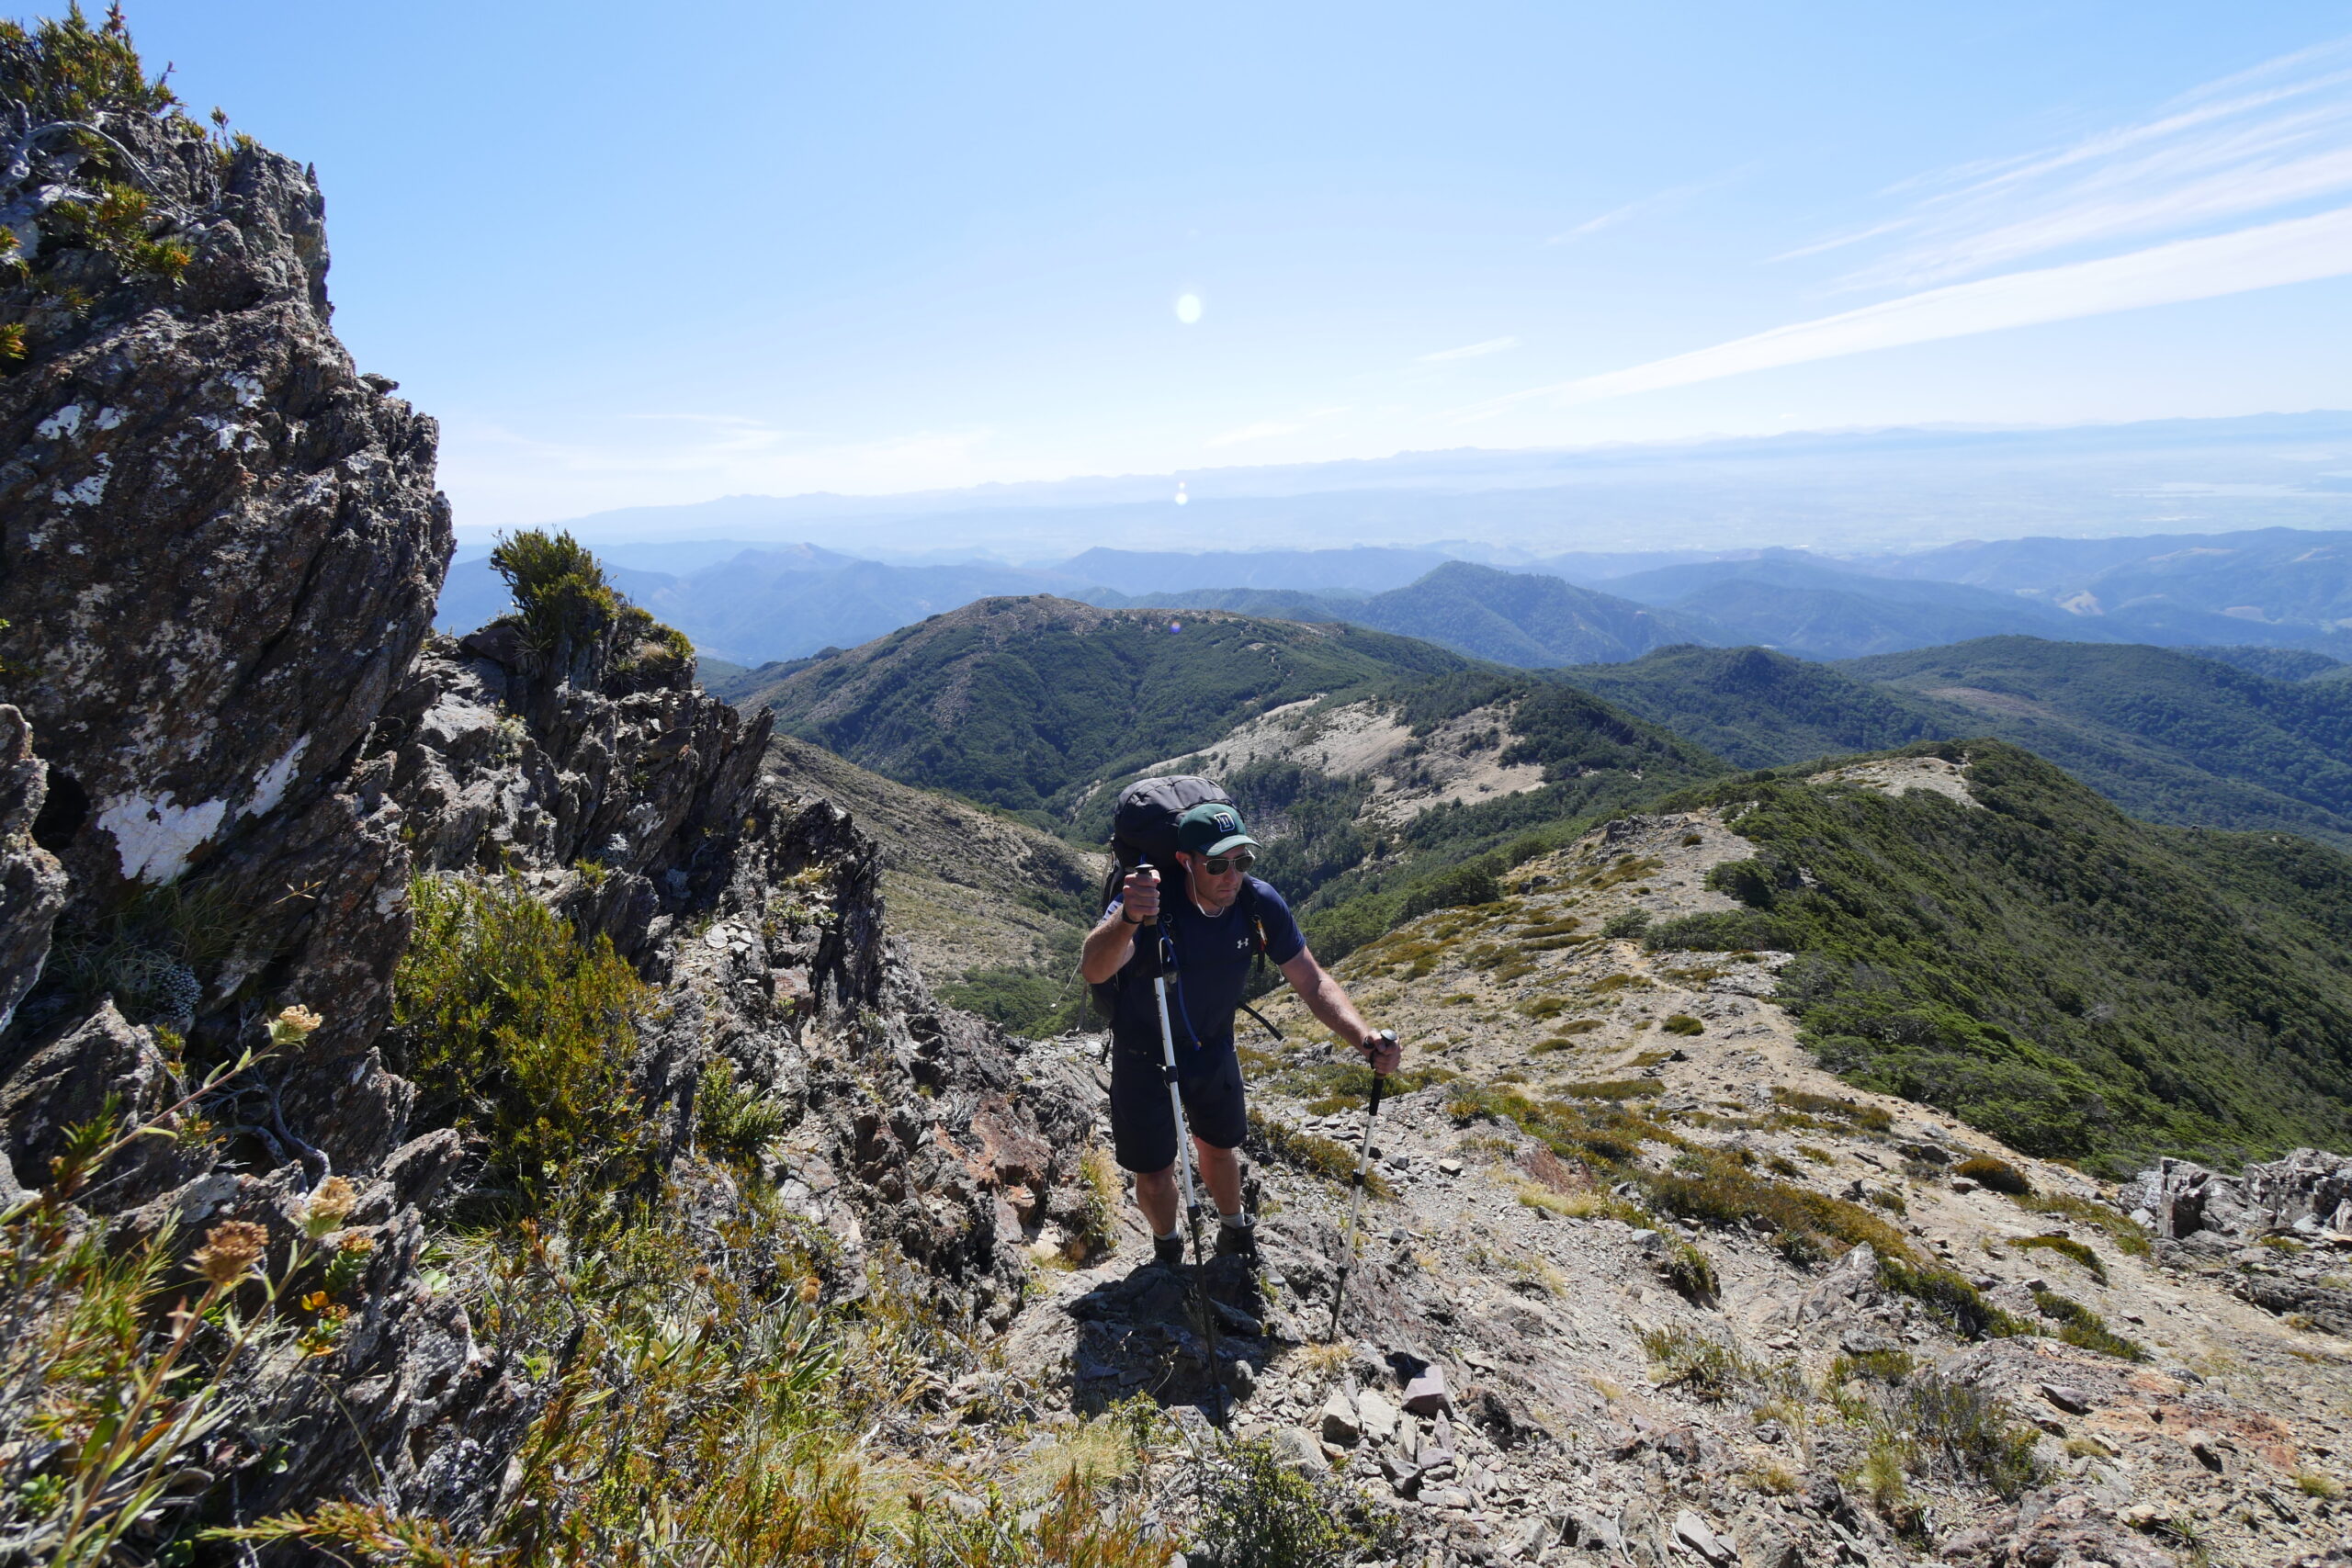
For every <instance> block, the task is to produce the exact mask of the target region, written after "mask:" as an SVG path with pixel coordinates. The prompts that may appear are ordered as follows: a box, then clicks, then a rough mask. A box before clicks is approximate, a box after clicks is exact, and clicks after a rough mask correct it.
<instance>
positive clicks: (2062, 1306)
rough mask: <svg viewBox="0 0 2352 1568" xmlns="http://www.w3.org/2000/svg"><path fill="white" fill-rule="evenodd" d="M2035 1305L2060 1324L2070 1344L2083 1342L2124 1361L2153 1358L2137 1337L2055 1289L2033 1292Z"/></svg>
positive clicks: (2103, 1354)
mask: <svg viewBox="0 0 2352 1568" xmlns="http://www.w3.org/2000/svg"><path fill="white" fill-rule="evenodd" d="M2033 1304H2034V1305H2035V1306H2036V1307H2037V1308H2039V1309H2040V1311H2041V1315H2042V1316H2044V1317H2046V1318H2049V1319H2050V1320H2051V1321H2052V1322H2053V1323H2055V1324H2057V1325H2058V1337H2059V1338H2061V1339H2063V1340H2064V1341H2065V1342H2066V1343H2067V1344H2069V1345H2079V1346H2081V1347H2082V1348H2084V1349H2086V1350H2096V1351H2098V1353H2099V1354H2100V1355H2102V1356H2113V1357H2114V1358H2116V1359H2118V1360H2122V1361H2145V1360H2147V1359H2150V1358H2149V1356H2148V1349H2147V1347H2146V1346H2144V1345H2142V1344H2141V1343H2140V1342H2139V1341H2138V1340H2136V1339H2127V1338H2125V1337H2123V1336H2122V1335H2120V1334H2118V1333H2116V1332H2115V1331H2114V1330H2113V1329H2111V1328H2109V1327H2108V1325H2107V1319H2106V1318H2104V1317H2101V1316H2100V1315H2099V1314H2098V1313H2096V1312H2093V1311H2092V1310H2091V1309H2090V1308H2089V1307H2086V1306H2085V1305H2084V1304H2083V1303H2080V1302H2078V1301H2075V1300H2074V1299H2072V1298H2071V1297H2067V1296H2062V1295H2060V1294H2059V1293H2058V1292H2055V1291H2051V1290H2040V1291H2036V1292H2033Z"/></svg>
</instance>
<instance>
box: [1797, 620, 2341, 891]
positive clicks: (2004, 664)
mask: <svg viewBox="0 0 2352 1568" xmlns="http://www.w3.org/2000/svg"><path fill="white" fill-rule="evenodd" d="M1838 669H1840V670H1841V671H1844V672H1845V673H1847V674H1849V675H1852V676H1854V677H1856V678H1858V679H1860V680H1863V681H1868V682H1872V683H1873V684H1875V685H1878V686H1879V687H1881V688H1882V689H1883V690H1885V691H1887V692H1889V693H1890V694H1894V695H1895V696H1898V697H1902V698H1909V699H1926V700H1927V701H1928V702H1931V703H1934V704H1938V705H1941V712H1942V714H1943V715H1944V717H1943V719H1942V721H1941V722H1942V723H1943V724H1944V726H1945V728H1944V731H1943V732H1944V733H1945V734H1947V735H1958V734H1966V733H1978V734H1992V735H1997V736H2000V737H2001V738H2002V739H2007V740H2013V741H2015V742H2016V743H2017V744H2018V745H2020V746H2023V747H2025V748H2027V749H2028V750H2032V751H2034V752H2035V753H2037V754H2039V755H2041V756H2042V757H2046V758H2048V759H2049V760H2050V761H2052V762H2055V763H2057V764H2058V765H2059V766H2060V767H2063V768H2064V769H2066V770H2067V771H2068V772H2070V773H2075V774H2076V775H2077V776H2079V777H2081V778H2082V779H2083V780H2084V781H2085V782H2086V783H2088V784H2091V785H2092V786H2093V787H2095V788H2096V789H2098V791H2099V792H2100V793H2101V794H2103V795H2107V796H2108V798H2109V799H2110V800H2113V801H2115V802H2116V803H2117V804H2118V805H2120V806H2121V807H2124V808H2125V809H2126V810H2128V811H2131V812H2132V813H2134V814H2135V815H2138V816H2141V817H2145V818H2149V819H2151V820H2153V821H2159V822H2179V823H2188V824H2193V825H2198V826H2205V827H2222V828H2242V829H2261V828H2272V829H2285V830H2286V831H2289V832H2294V833H2306V834H2316V835H2319V836H2321V837H2324V838H2326V839H2328V840H2330V841H2332V842H2335V843H2337V844H2339V845H2352V686H2347V685H2345V684H2343V683H2341V682H2332V681H2280V680H2273V679H2270V678H2268V677H2267V676H2263V675H2259V674H2256V673H2254V672H2253V671H2248V670H2243V669H2237V668H2233V667H2231V666H2229V665H2225V664H2222V663H2220V662H2217V661H2215V660H2209V659H2202V658H2199V657H2197V656H2196V655H2195V653H2194V652H2193V651H2189V650H2178V649H2161V648H2144V647H2137V646H2124V647H2114V648H2101V647H2093V646H2089V645H2086V644H2082V643H2053V642H2044V641H2041V640H2040V639H2039V638H2034V637H1989V638H1985V639H1982V640H1979V641H1976V642H1966V643H1960V644H1957V645H1955V646H1953V647H1951V648H1938V649H1919V650H1917V651H1916V652H1911V653H1899V654H1889V655H1887V656H1885V657H1883V658H1878V659H1869V660H1851V661H1849V662H1847V663H1844V664H1841V665H1839V666H1838Z"/></svg>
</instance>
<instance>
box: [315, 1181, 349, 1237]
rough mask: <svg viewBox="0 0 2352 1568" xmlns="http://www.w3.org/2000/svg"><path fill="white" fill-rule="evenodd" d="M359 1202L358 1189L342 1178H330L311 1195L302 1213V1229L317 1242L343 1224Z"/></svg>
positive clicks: (320, 1184)
mask: <svg viewBox="0 0 2352 1568" xmlns="http://www.w3.org/2000/svg"><path fill="white" fill-rule="evenodd" d="M358 1201H359V1190H358V1189H357V1188H356V1187H354V1186H352V1185H351V1183H350V1182H349V1181H348V1180H346V1179H344V1178H342V1177H340V1176H330V1177H328V1178H327V1179H325V1180H324V1181H322V1182H320V1183H319V1190H317V1191H316V1192H313V1193H311V1201H310V1203H309V1204H308V1205H307V1206H306V1207H305V1208H304V1209H303V1211H302V1228H303V1229H304V1230H305V1231H308V1232H309V1233H310V1235H311V1238H312V1239H313V1240H316V1239H317V1238H318V1237H320V1236H322V1235H326V1234H327V1232H329V1231H331V1230H333V1229H334V1228H335V1226H337V1225H339V1224H343V1219H344V1216H345V1214H348V1213H351V1210H352V1205H354V1204H356V1203H357V1202H358Z"/></svg>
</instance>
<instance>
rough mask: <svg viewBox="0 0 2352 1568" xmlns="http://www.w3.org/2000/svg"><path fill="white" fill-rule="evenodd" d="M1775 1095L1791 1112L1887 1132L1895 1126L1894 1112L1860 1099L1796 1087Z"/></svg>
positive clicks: (1780, 1090)
mask: <svg viewBox="0 0 2352 1568" xmlns="http://www.w3.org/2000/svg"><path fill="white" fill-rule="evenodd" d="M1772 1098H1773V1100H1776V1101H1778V1102H1779V1103H1780V1104H1781V1105H1783V1106H1785V1107H1787V1108H1788V1109H1789V1110H1791V1111H1797V1112H1800V1113H1802V1114H1804V1115H1806V1116H1819V1117H1825V1118H1828V1119H1830V1120H1834V1121H1838V1122H1847V1123H1849V1124H1850V1125H1852V1126H1855V1127H1860V1128H1861V1129H1863V1130H1864V1131H1865V1132H1871V1133H1884V1132H1887V1131H1890V1130H1891V1129H1892V1128H1893V1127H1894V1116H1893V1115H1892V1114H1890V1113H1889V1112H1887V1111H1884V1110H1883V1109H1881V1108H1880V1107H1878V1106H1875V1105H1864V1104H1862V1103H1861V1102H1860V1100H1841V1099H1839V1098H1838V1097H1837V1096H1836V1095H1828V1094H1813V1093H1809V1092H1808V1091H1806V1090H1804V1089H1774V1090H1773V1091H1772Z"/></svg>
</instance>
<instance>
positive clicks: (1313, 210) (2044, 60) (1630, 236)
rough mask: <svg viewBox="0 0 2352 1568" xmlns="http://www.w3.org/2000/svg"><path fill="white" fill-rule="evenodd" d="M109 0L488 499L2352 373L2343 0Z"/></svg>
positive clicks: (1728, 423)
mask: <svg viewBox="0 0 2352 1568" xmlns="http://www.w3.org/2000/svg"><path fill="white" fill-rule="evenodd" d="M128 12H129V16H130V23H131V27H132V30H133V33H134V35H135V36H136V37H137V38H138V39H139V41H140V44H141V49H142V51H144V52H145V54H146V55H147V57H148V58H149V60H150V62H153V63H157V64H160V63H161V62H164V61H166V60H168V61H170V62H173V64H174V66H175V72H174V76H173V81H174V84H175V86H176V87H177V88H178V89H179V90H180V92H181V93H182V95H183V96H185V97H187V99H188V100H189V101H190V103H191V104H192V106H193V107H195V108H196V109H197V110H198V113H199V114H200V113H202V112H204V111H206V110H209V108H210V107H212V106H213V105H215V104H219V105H220V106H221V107H225V108H226V109H227V110H228V111H229V113H230V115H231V117H232V120H233V122H234V123H235V124H236V126H237V127H238V128H240V129H243V130H247V131H250V132H251V133H253V134H254V135H255V136H257V137H259V138H260V139H261V140H262V141H265V142H266V143H267V144H268V145H270V146H272V147H274V148H277V150H279V151H281V152H287V153H288V154H290V155H292V156H295V157H298V158H302V159H306V160H309V161H311V162H312V163H314V164H316V165H317V167H318V170H319V175H320V178H321V180H322V184H323V185H324V187H325V190H326V196H327V203H328V221H329V231H330V234H331V236H332V241H333V244H334V274H333V277H332V282H331V287H332V289H333V293H334V299H335V302H336V308H337V313H336V325H337V327H338V329H339V330H340V331H341V333H343V335H344V337H345V341H346V342H347V343H348V344H350V345H351V347H352V349H353V351H354V353H355V354H356V355H357V357H358V358H359V360H360V362H361V364H362V365H363V367H366V368H368V369H373V370H379V371H381V372H383V373H385V374H388V375H390V376H392V377H394V378H397V379H398V380H400V381H401V384H402V388H403V390H404V392H405V394H406V395H408V396H411V397H413V398H414V399H415V400H416V401H417V402H418V403H419V405H420V406H422V407H424V409H426V410H427V411H428V412H433V413H435V414H437V415H438V416H440V418H441V420H442V422H443V430H444V451H443V480H444V483H445V485H446V487H447V490H448V491H449V492H450V495H451V497H452V499H453V500H454V501H455V502H456V503H457V506H458V517H459V521H460V524H461V525H469V526H470V527H473V528H483V527H490V526H495V525H512V524H515V523H522V522H531V521H539V520H545V519H550V518H559V517H566V516H571V515H576V514H579V513H585V512H589V511H594V510H598V509H602V508H605V507H615V506H627V505H644V504H659V503H665V502H695V501H700V500H705V499H707V498H709V497H713V496H718V495H721V494H729V493H770V494H789V493H796V492H799V491H812V490H837V491H865V492H878V491H903V490H916V489H928V488H934V487H943V486H953V485H964V484H971V483H978V482H985V481H989V480H1011V479H1050V478H1059V477H1065V476H1070V475H1079V474H1098V473H1123V472H1127V473H1132V472H1174V473H1184V472H1198V471H1200V470H1203V469H1205V468H1217V467H1224V466H1230V465H1238V464H1259V463H1276V462H1297V461H1307V460H1318V459H1327V458H1335V457H1377V456H1385V455H1387V454H1390V453H1394V452H1397V451H1400V450H1417V449H1430V448H1442V447H1456V446H1574V445H1581V444H1586V443H1593V442H1605V441H1621V440H1656V439H1675V438H1682V437H1690V436H1695V435H1700V434H1719V433H1756V432H1769V431H1778V430H1787V429H1812V428H1835V427H1851V426H1869V425H1876V424H1884V423H1913V422H1961V423H2076V422H2087V421H2110V420H2126V419H2138V418H2147V417H2157V416H2173V415H2206V414H2232V413H2245V412H2262V411H2270V410H2292V409H2311V408H2342V407H2347V406H2352V309H2347V307H2348V306H2352V7H2347V6H2344V5H2340V4H2339V5H2324V6H2323V5H2308V4H2294V3H2275V4H2265V5H2262V6H2214V5H2211V4H2210V3H2206V4H2145V3H2143V4H2133V5H2130V6H2124V5H2109V4H2089V3H2070V4H2067V5H2063V6H2051V5H2048V4H2046V3H2042V4H2015V5H2013V4H1981V3H1973V4H1968V5H1964V6H1962V5H1914V6H1894V5H1887V4H1881V5H1875V6H1857V5H1837V4H1813V5H1807V6H1755V5H1741V6H1733V5H1710V4H1679V5H1674V6H1633V5H1619V6H1611V7H1605V8H1604V7H1600V6H1570V5H1558V4H1555V5H1523V6H1510V5H1478V4H1455V5H1451V6H1382V5H1376V4H1367V3H1363V0H1357V3H1351V4H1349V5H1345V6H1340V5H1307V4H1291V5H1283V6H1264V5H1255V6H1216V5H1202V6H1185V7H1144V6H1103V5H1100V4H1094V5H1083V6H1080V5H1070V6H1035V5H1020V4H1006V5H1000V6H900V5H890V4H876V3H867V4H858V5H836V6H823V7H810V6H793V5H748V4H707V5H704V6H697V7H694V8H692V9H685V8H675V7H659V8H657V7H650V6H622V5H613V4H597V3H581V0H574V3H572V4H568V5H564V6H548V5H538V4H515V3H509V4H503V5H496V6H492V5H482V4H473V5H468V6H456V5H447V4H442V3H440V0H407V3H404V4H402V5H401V6H341V5H338V6H327V5H321V4H318V3H317V0H271V3H262V0H200V3H199V0H133V3H131V4H130V5H129V6H128ZM1188 298H1189V299H1191V300H1193V301H1194V302H1196V304H1197V311H1196V312H1195V311H1194V310H1193V309H1192V308H1191V307H1189V306H1186V307H1183V308H1182V309H1181V310H1180V304H1181V302H1182V301H1183V300H1185V299H1188ZM1193 315H1196V319H1193V320H1186V319H1184V318H1185V317H1186V316H1193ZM1335 542H1343V541H1335Z"/></svg>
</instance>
